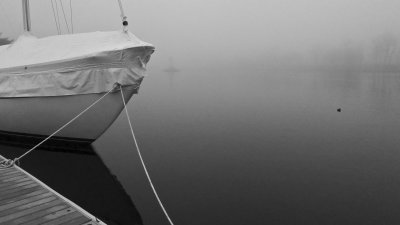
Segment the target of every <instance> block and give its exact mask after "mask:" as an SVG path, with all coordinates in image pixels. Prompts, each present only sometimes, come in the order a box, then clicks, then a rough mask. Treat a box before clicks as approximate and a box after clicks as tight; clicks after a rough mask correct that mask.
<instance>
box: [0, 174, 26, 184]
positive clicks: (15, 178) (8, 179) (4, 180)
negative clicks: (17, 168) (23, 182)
mask: <svg viewBox="0 0 400 225" xmlns="http://www.w3.org/2000/svg"><path fill="white" fill-rule="evenodd" d="M25 177H26V176H25V175H20V176H16V177H10V178H5V179H3V178H2V181H3V183H6V182H9V181H13V180H18V179H22V178H25Z"/></svg>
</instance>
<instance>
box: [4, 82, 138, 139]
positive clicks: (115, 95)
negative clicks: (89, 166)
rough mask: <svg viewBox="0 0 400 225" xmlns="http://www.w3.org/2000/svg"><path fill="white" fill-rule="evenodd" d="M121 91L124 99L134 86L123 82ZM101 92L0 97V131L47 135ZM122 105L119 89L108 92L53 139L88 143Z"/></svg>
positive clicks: (108, 122)
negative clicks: (124, 84) (123, 85)
mask: <svg viewBox="0 0 400 225" xmlns="http://www.w3.org/2000/svg"><path fill="white" fill-rule="evenodd" d="M123 91H124V96H125V100H126V102H128V101H129V99H130V98H131V97H132V95H133V94H134V93H136V91H137V89H135V87H133V86H125V87H123ZM104 94H105V93H98V94H81V95H70V96H55V97H21V98H0V131H1V132H0V133H7V134H15V135H17V136H32V137H38V136H39V137H45V136H48V135H50V134H52V133H53V132H54V131H56V130H57V129H58V128H60V127H61V126H63V125H64V124H65V123H67V122H68V121H70V120H71V119H72V118H73V117H75V116H76V115H77V114H78V113H80V112H81V111H83V110H84V109H85V108H87V107H88V106H89V105H91V104H92V103H93V102H95V101H96V100H97V99H99V98H100V97H101V96H103V95H104ZM123 107H124V105H123V102H122V98H121V93H120V91H115V92H112V93H110V94H108V95H107V96H106V97H105V98H103V99H102V100H101V101H100V102H98V103H97V104H96V105H95V106H93V107H92V108H91V109H90V110H89V111H87V112H86V113H84V114H83V115H82V116H81V117H79V118H78V119H77V120H75V121H74V122H73V123H71V124H70V125H69V126H67V127H66V128H65V129H63V130H62V131H60V132H59V133H57V134H56V135H55V139H61V140H68V141H70V140H73V141H78V142H87V143H91V142H93V141H94V140H96V139H97V138H98V137H99V136H100V135H102V134H103V133H104V132H105V131H106V130H107V128H108V127H109V126H110V125H111V124H112V123H113V122H114V120H115V119H116V118H117V117H118V115H119V114H120V113H121V111H122V109H123Z"/></svg>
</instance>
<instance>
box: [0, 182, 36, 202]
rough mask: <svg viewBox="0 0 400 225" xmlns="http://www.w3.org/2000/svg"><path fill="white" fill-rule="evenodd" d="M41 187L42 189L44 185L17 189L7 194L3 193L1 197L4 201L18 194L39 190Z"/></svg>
mask: <svg viewBox="0 0 400 225" xmlns="http://www.w3.org/2000/svg"><path fill="white" fill-rule="evenodd" d="M41 189H42V187H40V186H36V187H32V188H28V189H23V190H20V191H17V192H11V193H8V194H6V195H2V196H0V199H1V200H2V201H3V200H8V199H10V198H14V197H16V196H20V195H25V194H28V193H32V192H35V191H38V190H41Z"/></svg>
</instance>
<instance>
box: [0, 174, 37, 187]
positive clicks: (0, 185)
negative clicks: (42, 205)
mask: <svg viewBox="0 0 400 225" xmlns="http://www.w3.org/2000/svg"><path fill="white" fill-rule="evenodd" d="M28 180H31V179H29V178H28V177H26V178H22V179H20V180H14V181H10V182H7V183H0V188H2V187H6V186H9V185H12V184H16V183H20V182H24V181H28Z"/></svg>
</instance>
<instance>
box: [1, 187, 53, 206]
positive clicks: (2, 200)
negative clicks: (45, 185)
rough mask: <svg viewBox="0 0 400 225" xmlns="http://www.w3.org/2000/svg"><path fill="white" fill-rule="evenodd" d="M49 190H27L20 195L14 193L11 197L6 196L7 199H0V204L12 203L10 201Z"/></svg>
mask: <svg viewBox="0 0 400 225" xmlns="http://www.w3.org/2000/svg"><path fill="white" fill-rule="evenodd" d="M47 192H49V191H47V190H45V189H39V190H37V191H33V192H29V193H26V194H21V195H16V196H12V197H11V198H7V199H0V205H5V204H8V203H12V202H16V201H19V200H22V199H25V198H29V197H32V196H36V195H40V194H44V193H47Z"/></svg>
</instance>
